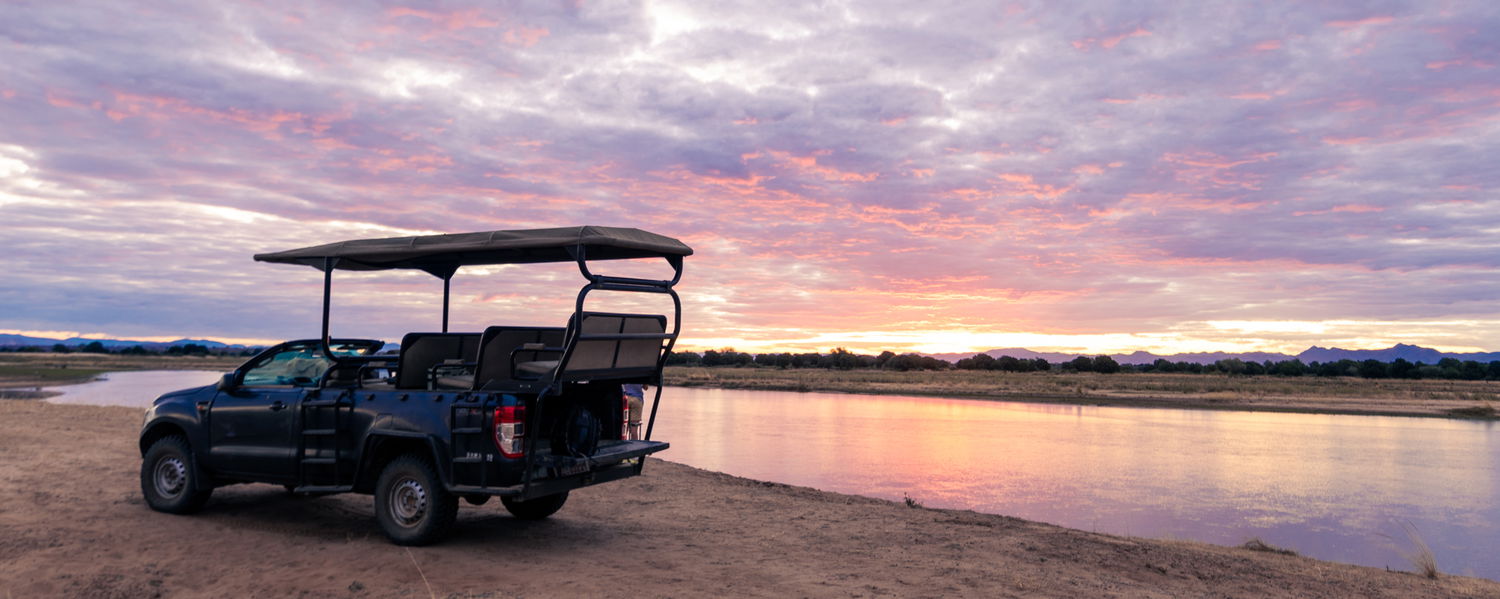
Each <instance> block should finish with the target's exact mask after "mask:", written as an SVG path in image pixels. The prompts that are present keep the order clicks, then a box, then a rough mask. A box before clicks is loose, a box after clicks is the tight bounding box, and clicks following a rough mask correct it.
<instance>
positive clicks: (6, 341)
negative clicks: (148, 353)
mask: <svg viewBox="0 0 1500 599" xmlns="http://www.w3.org/2000/svg"><path fill="white" fill-rule="evenodd" d="M95 341H98V342H99V343H100V344H102V345H103V346H104V347H107V348H110V349H123V348H127V347H135V346H137V345H139V346H141V347H144V348H146V349H155V350H161V349H166V348H168V347H172V346H174V345H187V344H189V343H196V344H198V345H201V346H203V347H207V348H209V349H246V348H247V347H249V346H245V345H239V344H234V345H231V344H228V343H221V342H218V341H210V340H208V339H178V340H176V341H131V340H128V339H84V338H82V337H69V338H67V339H52V338H49V337H27V336H25V335H10V334H0V347H22V346H27V345H37V346H41V347H46V348H50V347H52V346H53V345H56V344H58V343H61V344H63V345H66V346H69V347H77V346H83V345H88V344H90V343H93V342H95Z"/></svg>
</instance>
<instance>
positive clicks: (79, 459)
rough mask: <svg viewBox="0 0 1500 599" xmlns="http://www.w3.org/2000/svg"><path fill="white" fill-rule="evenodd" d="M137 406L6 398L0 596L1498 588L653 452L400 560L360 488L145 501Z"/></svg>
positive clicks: (1458, 591) (0, 448) (471, 520)
mask: <svg viewBox="0 0 1500 599" xmlns="http://www.w3.org/2000/svg"><path fill="white" fill-rule="evenodd" d="M140 414H141V412H140V411H139V410H136V409H130V408H104V407H91V406H66V405H53V404H47V403H43V402H34V401H3V402H0V455H3V456H4V458H5V459H3V460H0V481H3V482H0V485H3V487H0V488H3V489H4V491H5V495H6V497H7V498H8V499H7V501H6V503H5V506H4V508H3V509H0V595H3V596H5V597H38V596H76V597H156V596H161V597H198V596H244V597H252V596H258V597H287V596H296V597H428V596H437V597H518V596H525V597H552V596H626V595H644V596H672V597H693V596H726V595H732V596H768V597H769V596H775V597H784V596H798V597H801V596H808V597H846V596H900V597H939V596H943V597H951V596H972V597H1078V596H1097V597H1219V596H1227V597H1403V598H1405V597H1497V596H1500V583H1496V582H1492V581H1487V580H1480V579H1472V578H1459V577H1448V576H1443V577H1440V578H1439V579H1437V580H1429V579H1426V578H1422V577H1419V576H1416V575H1413V574H1408V573H1401V572H1386V571H1383V570H1378V569H1371V568H1362V567H1357V566H1349V565H1343V564H1334V563H1329V562H1322V561H1316V560H1312V559H1306V558H1299V557H1290V556H1283V555H1276V554H1270V553H1264V552H1255V551H1249V550H1246V549H1238V548H1227V547H1216V546H1211V545H1203V544H1198V543H1188V542H1174V541H1153V540H1145V539H1137V538H1126V537H1116V536H1110V535H1102V534H1094V533H1088V532H1083V531H1076V530H1069V529H1064V528H1059V527H1055V526H1050V525H1045V524H1039V523H1033V522H1027V521H1023V520H1017V519H1014V518H1006V517H1003V516H993V515H986V514H976V513H972V512H961V511H949V510H929V509H920V508H917V509H914V508H909V507H907V506H905V505H902V504H897V503H891V502H886V501H879V500H874V499H867V498H861V497H852V496H847V495H837V494H833V493H824V492H820V491H815V490H811V489H805V488H797V487H788V486H785V485H778V484H770V483H761V482H756V481H751V480H745V479H740V478H735V477H731V476H727V475H722V474H717V473H712V472H705V471H701V470H696V469H693V468H688V467H686V466H680V465H676V464H671V463H667V462H659V461H653V462H652V463H651V464H650V465H649V466H648V468H647V470H646V475H645V476H642V477H638V478H635V479H630V480H627V481H622V482H619V483H613V484H610V485H604V486H600V487H595V488H592V489H586V490H583V491H580V492H578V493H576V494H575V496H574V497H573V499H572V500H570V501H569V504H568V505H567V506H566V507H564V508H563V510H562V512H560V513H559V514H558V515H557V516H555V517H554V519H552V520H549V521H545V522H537V523H528V522H521V521H518V520H515V519H512V518H510V517H508V516H507V515H505V512H504V510H503V509H502V508H500V507H499V506H497V505H493V504H491V505H486V506H483V507H471V506H464V507H463V508H462V509H461V510H460V512H459V524H458V526H457V530H456V534H455V535H454V536H453V537H452V538H451V539H449V540H448V541H447V542H445V543H443V544H441V545H438V546H435V547H426V548H418V549H412V550H410V552H409V553H408V551H407V550H405V549H403V548H400V547H396V546H393V545H390V544H389V543H387V542H386V541H385V539H384V538H383V537H381V535H380V533H379V531H378V530H377V528H376V526H375V524H374V522H373V521H372V520H371V518H370V513H371V510H370V498H369V497H367V496H362V495H343V496H336V497H325V498H317V499H307V498H301V499H299V498H293V497H289V496H287V495H286V494H284V493H283V492H282V491H281V489H280V488H279V487H273V486H269V485H242V486H237V487H229V488H224V489H220V490H218V491H217V492H216V493H215V495H214V499H213V501H212V502H211V503H210V504H209V506H208V508H207V509H206V510H205V511H204V512H203V513H201V514H198V515H194V516H186V517H184V516H169V515H165V514H158V513H155V512H152V511H150V510H148V509H147V508H146V507H145V506H144V505H143V504H142V502H141V499H140V492H139V490H138V475H137V472H138V467H139V457H138V454H137V452H136V450H135V445H134V443H135V434H136V431H137V427H138V426H139V422H140ZM492 503H493V502H492ZM424 577H425V581H424ZM429 585H430V587H431V590H430V591H429ZM429 592H430V594H429Z"/></svg>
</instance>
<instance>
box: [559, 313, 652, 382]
mask: <svg viewBox="0 0 1500 599" xmlns="http://www.w3.org/2000/svg"><path fill="white" fill-rule="evenodd" d="M578 318H579V320H578V321H577V322H575V323H570V324H573V325H576V326H575V328H576V332H574V333H573V334H574V336H575V337H576V339H575V340H573V344H574V345H573V353H572V355H571V356H570V357H569V358H568V363H567V364H566V365H564V368H563V372H562V375H563V376H564V377H565V378H569V379H579V378H590V377H593V378H602V377H618V378H625V377H633V376H640V375H643V374H650V373H653V372H655V371H656V365H657V361H658V360H660V359H661V348H662V345H663V343H665V342H666V337H667V335H666V334H665V333H666V329H667V317H665V316H661V315H651V314H608V313H603V312H583V313H581V314H579V315H578ZM633 335H641V336H644V337H643V338H638V339H635V338H630V337H631V336H633Z"/></svg>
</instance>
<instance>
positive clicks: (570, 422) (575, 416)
mask: <svg viewBox="0 0 1500 599" xmlns="http://www.w3.org/2000/svg"><path fill="white" fill-rule="evenodd" d="M602 429H603V425H602V424H601V423H600V422H599V417H598V416H596V415H594V411H593V410H590V409H588V408H586V407H584V406H583V405H581V404H577V403H575V404H571V405H569V406H568V409H567V411H566V412H564V414H563V418H562V419H561V420H559V421H557V427H556V430H554V431H553V433H552V453H553V454H555V455H568V456H574V457H587V456H591V455H594V452H595V451H598V449H599V432H600V431H601V430H602Z"/></svg>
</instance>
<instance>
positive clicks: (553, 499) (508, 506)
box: [500, 491, 568, 520]
mask: <svg viewBox="0 0 1500 599" xmlns="http://www.w3.org/2000/svg"><path fill="white" fill-rule="evenodd" d="M567 501H568V492H567V491H563V492H561V493H558V494H556V495H547V496H545V497H537V498H536V499H529V500H526V501H520V500H517V499H512V498H510V497H501V498H500V503H503V504H505V511H508V512H510V515H512V516H515V517H517V518H520V519H522V520H541V519H543V518H546V517H547V516H551V515H552V514H556V513H557V510H560V509H562V506H563V504H564V503H566V502H567Z"/></svg>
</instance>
